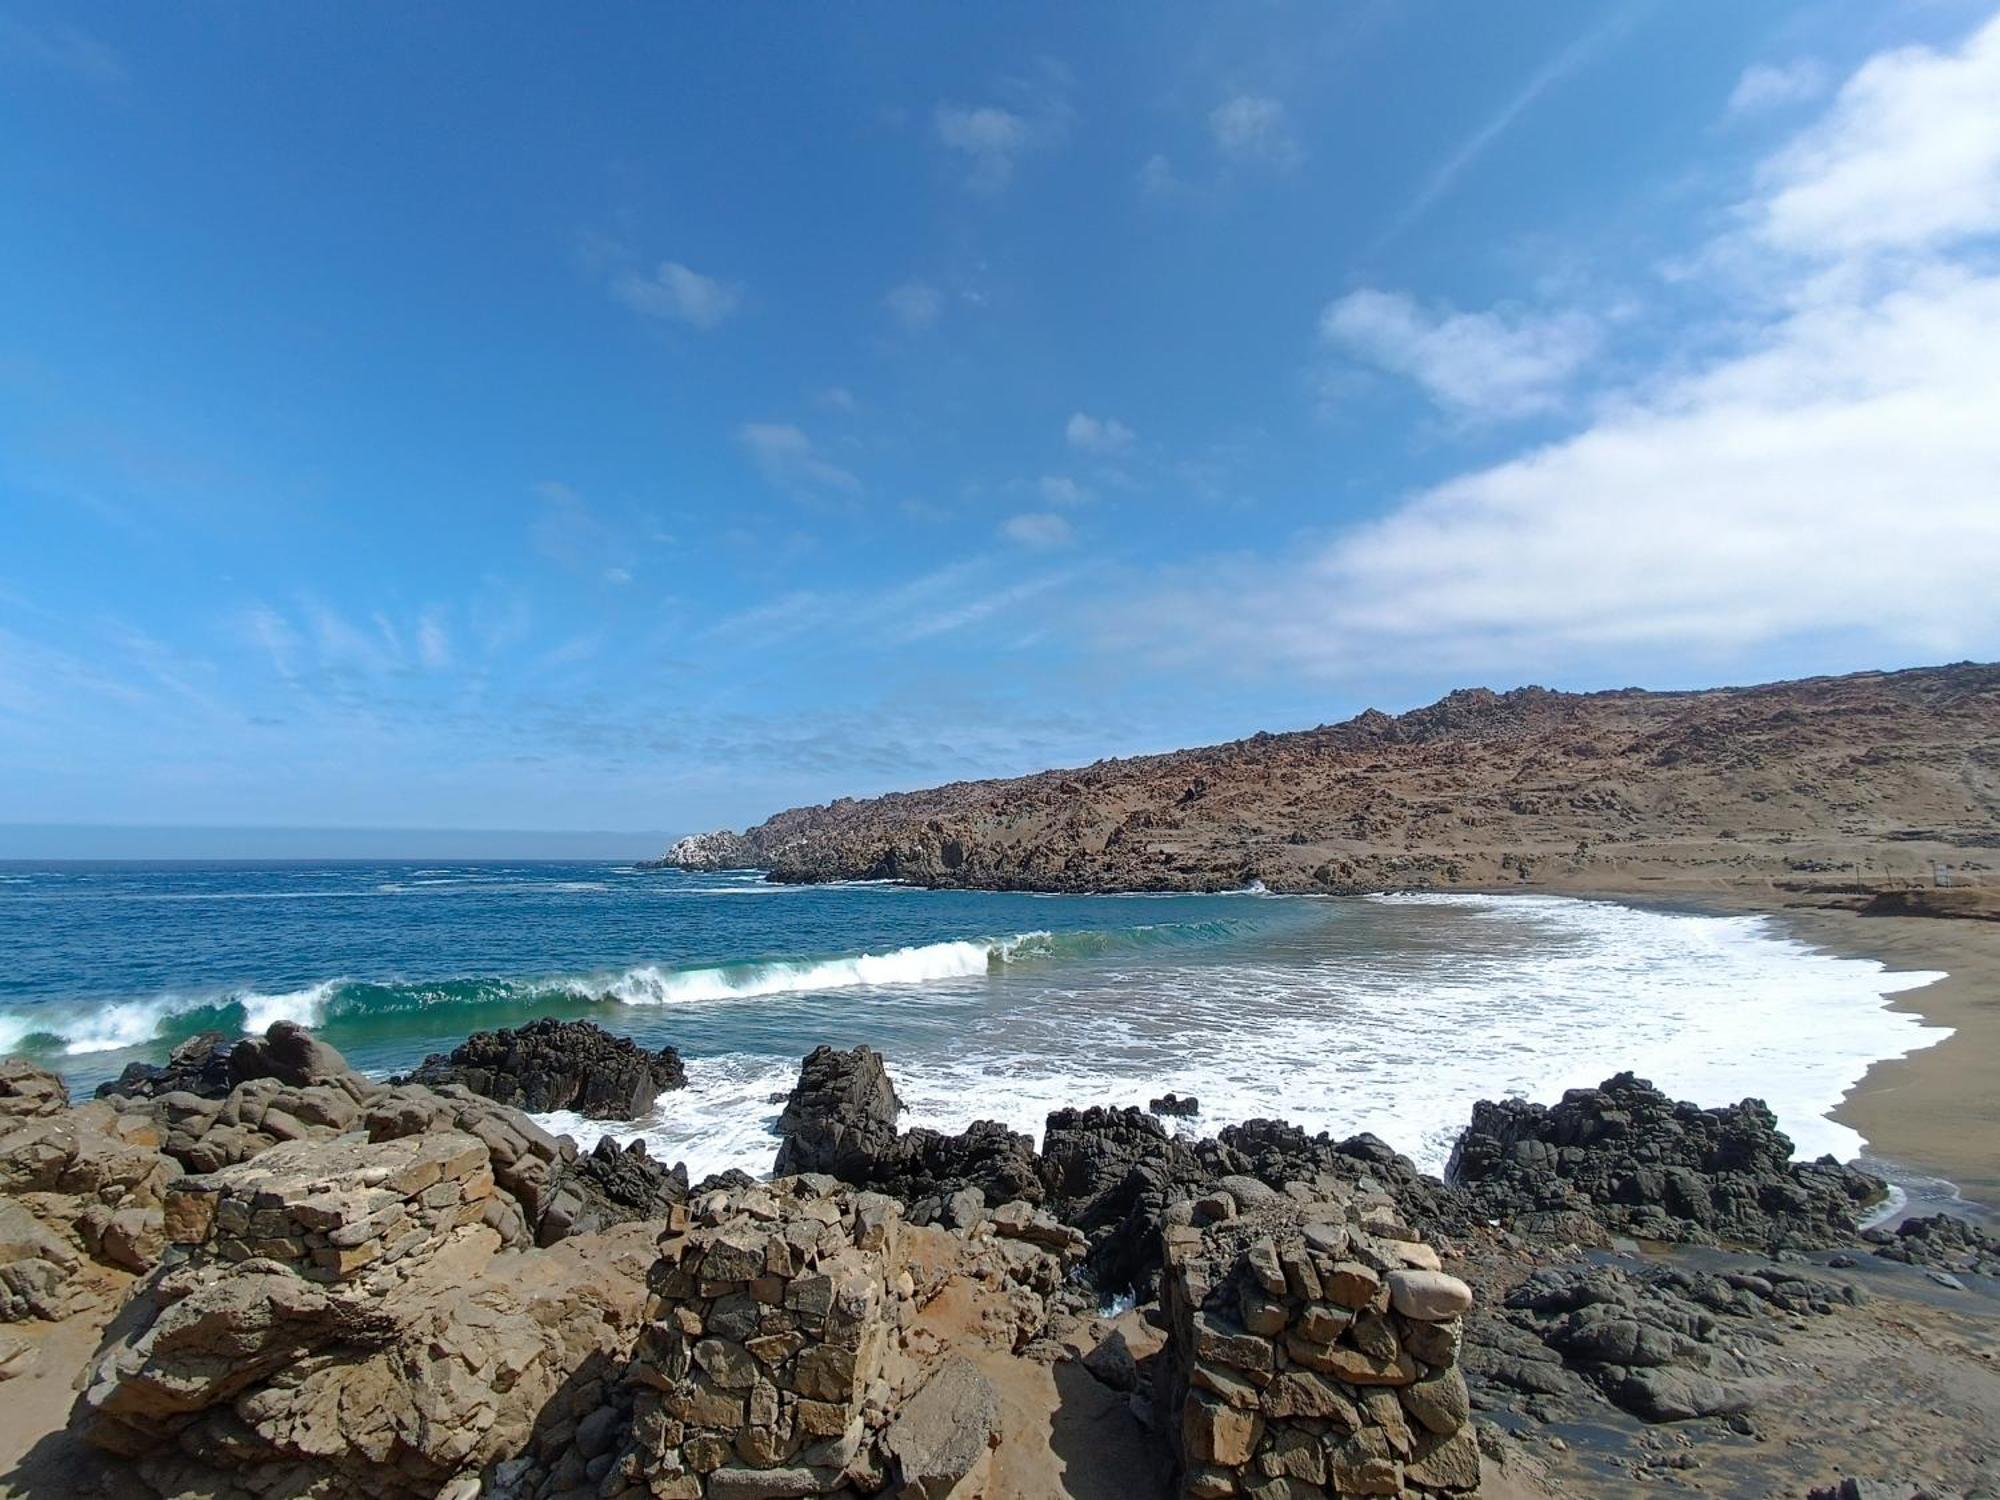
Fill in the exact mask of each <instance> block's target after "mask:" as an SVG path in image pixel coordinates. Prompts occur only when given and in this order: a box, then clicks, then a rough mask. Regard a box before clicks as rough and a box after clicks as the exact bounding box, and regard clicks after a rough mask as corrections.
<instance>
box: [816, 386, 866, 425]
mask: <svg viewBox="0 0 2000 1500" xmlns="http://www.w3.org/2000/svg"><path fill="white" fill-rule="evenodd" d="M813 399H814V400H815V401H817V402H818V403H819V404H820V405H821V406H823V407H825V408H826V409H827V410H828V411H837V412H839V413H840V414H841V415H843V416H849V417H851V416H853V415H854V414H855V413H856V412H857V411H859V410H861V403H860V401H858V400H856V399H855V395H854V392H852V391H850V390H849V389H848V388H847V387H846V386H844V385H830V386H828V387H827V388H826V389H825V390H823V391H821V392H820V393H819V394H818V395H817V396H815V397H814V398H813Z"/></svg>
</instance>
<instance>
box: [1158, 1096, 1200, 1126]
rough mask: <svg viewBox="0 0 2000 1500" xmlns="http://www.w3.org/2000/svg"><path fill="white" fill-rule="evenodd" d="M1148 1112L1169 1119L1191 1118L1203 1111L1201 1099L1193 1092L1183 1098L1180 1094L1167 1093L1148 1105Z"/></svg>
mask: <svg viewBox="0 0 2000 1500" xmlns="http://www.w3.org/2000/svg"><path fill="white" fill-rule="evenodd" d="M1146 1112H1147V1113H1148V1114H1154V1115H1162V1116H1165V1117H1166V1118H1169V1119H1175V1120H1191V1119H1193V1118H1194V1117H1195V1116H1196V1115H1198V1114H1200V1113H1201V1101H1200V1100H1199V1099H1197V1098H1195V1096H1194V1095H1193V1094H1189V1095H1188V1096H1187V1097H1186V1098H1185V1099H1183V1098H1182V1097H1181V1096H1180V1095H1179V1094H1172V1093H1170V1094H1167V1095H1165V1096H1164V1097H1162V1098H1159V1099H1154V1100H1152V1101H1150V1102H1149V1103H1148V1104H1147V1105H1146Z"/></svg>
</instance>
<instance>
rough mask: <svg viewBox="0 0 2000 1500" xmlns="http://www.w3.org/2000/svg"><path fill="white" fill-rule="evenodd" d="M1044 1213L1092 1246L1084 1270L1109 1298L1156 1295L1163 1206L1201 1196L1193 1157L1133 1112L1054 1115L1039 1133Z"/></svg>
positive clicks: (1198, 1165) (1159, 1127) (1079, 1111)
mask: <svg viewBox="0 0 2000 1500" xmlns="http://www.w3.org/2000/svg"><path fill="white" fill-rule="evenodd" d="M1041 1170H1042V1183H1043V1185H1044V1186H1045V1187H1046V1188H1047V1189H1048V1202H1049V1208H1050V1211H1051V1212H1052V1213H1054V1214H1055V1215H1056V1217H1057V1218H1059V1219H1061V1220H1062V1221H1063V1222H1064V1223H1066V1224H1073V1225H1075V1226H1076V1227H1077V1228H1078V1229H1081V1230H1082V1231H1083V1232H1084V1235H1085V1237H1086V1238H1087V1239H1088V1240H1089V1242H1090V1250H1089V1253H1088V1257H1087V1260H1086V1264H1087V1265H1088V1266H1089V1268H1090V1273H1091V1275H1092V1277H1093V1278H1094V1279H1095V1280H1096V1282H1097V1284H1098V1286H1100V1287H1101V1288H1103V1289H1105V1290H1107V1291H1123V1290H1125V1289H1126V1288H1128V1287H1130V1288H1133V1289H1135V1290H1136V1291H1137V1292H1139V1293H1140V1294H1141V1295H1148V1294H1150V1293H1152V1292H1153V1291H1154V1290H1155V1285H1156V1282H1157V1279H1158V1276H1159V1270H1160V1232H1159V1231H1160V1225H1161V1223H1162V1221H1163V1218H1164V1215H1165V1213H1166V1210H1167V1206H1168V1205H1169V1204H1171V1203H1175V1202H1180V1201H1183V1200H1189V1199H1192V1198H1194V1197H1196V1196H1197V1195H1198V1193H1199V1190H1200V1187H1201V1184H1202V1183H1203V1182H1204V1180H1205V1178H1206V1176H1207V1175H1208V1174H1206V1173H1204V1171H1203V1170H1202V1167H1201V1163H1200V1162H1199V1161H1198V1160H1197V1158H1196V1156H1195V1154H1194V1151H1193V1149H1192V1148H1191V1147H1190V1146H1188V1145H1186V1144H1184V1143H1182V1142H1180V1141H1177V1140H1175V1139H1174V1138H1173V1137H1171V1136H1169V1135H1168V1134H1167V1132H1166V1127H1164V1126H1163V1125H1161V1124H1160V1122H1159V1121H1158V1120H1156V1119H1154V1118H1153V1117H1152V1116H1151V1115H1149V1114H1146V1113H1144V1112H1143V1111H1141V1110H1136V1109H1106V1108H1104V1107H1103V1106H1101V1105H1092V1106H1091V1107H1090V1108H1088V1109H1059V1110H1056V1111H1055V1112H1054V1113H1052V1114H1051V1115H1050V1116H1049V1118H1048V1124H1047V1127H1046V1128H1045V1129H1044V1131H1043V1133H1042V1163H1041Z"/></svg>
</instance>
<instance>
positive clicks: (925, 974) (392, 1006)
mask: <svg viewBox="0 0 2000 1500" xmlns="http://www.w3.org/2000/svg"><path fill="white" fill-rule="evenodd" d="M1237 927H1238V924H1236V923H1234V922H1226V921H1225V922H1189V923H1154V924H1149V925H1146V926H1139V927H1129V928H1121V929H1116V930H1112V931H1102V932H1090V931H1085V932H1065V933H1052V932H1046V931H1041V930H1035V931H1030V932H1017V933H1014V934H1012V935H1011V936H1008V937H1000V938H953V939H948V940H946V941H943V942H936V943H921V944H916V945H912V946H909V947H903V948H893V949H888V950H886V951H883V952H879V953H854V954H844V955H839V956H835V957H829V958H798V959H754V960H744V961H742V962H738V963H726V964H710V965H700V966H689V967H685V968H676V967H673V966H670V965H661V964H640V965H635V966H634V967H632V968H628V969H625V970H622V971H620V972H616V973H604V974H594V975H573V976H558V977H555V978H550V979H506V978H459V979H445V980H435V981H429V982H422V981H389V982H372V981H365V980H353V979H323V980H320V981H318V982H317V983H314V984H308V985H303V986H300V987H299V988H296V989H287V990H272V991H265V990H260V989H242V990H235V991H230V992H227V993H223V994H210V995H205V996H204V995H172V994H170V995H159V996H154V997H152V998H150V999H145V1000H124V1001H115V1002H111V1003H107V1004H105V1005H102V1006H99V1007H97V1008H95V1009H93V1010H90V1011H88V1012H80V1011H76V1010H70V1009H64V1010H56V1009H54V1008H47V1009H31V1010H21V1011H11V1012H0V1051H13V1050H17V1049H19V1050H26V1051H30V1052H37V1053H41V1054H44V1055H49V1054H60V1055H67V1056H78V1055H82V1054H86V1053H93V1052H118V1051H124V1050H127V1049H130V1048H136V1047H145V1046H151V1045H156V1044H158V1043H161V1042H178V1041H181V1040H184V1039H185V1038H187V1037H190V1036H193V1035H195V1034H196V1033H197V1032H202V1031H238V1032H242V1033H244V1034H246V1035H255V1034H260V1033H262V1032H264V1031H266V1030H268V1029H269V1027H270V1026H271V1024H272V1022H274V1021H296V1022H298V1023H299V1024H300V1025H302V1026H310V1027H314V1028H320V1027H330V1028H333V1029H334V1030H336V1031H339V1030H342V1029H350V1028H358V1027H360V1026H362V1025H364V1024H365V1023H366V1022H368V1021H369V1020H370V1019H373V1018H381V1017H389V1016H395V1015H409V1014H413V1013H416V1012H426V1013H432V1014H435V1013H438V1012H441V1011H450V1010H463V1011H465V1012H467V1013H468V1014H467V1016H466V1029H467V1030H472V1029H476V1028H477V1027H479V1026H481V1025H492V1024H495V1023H496V1022H495V1020H492V1019H486V1020H482V1019H481V1018H480V1017H479V1016H478V1015H477V1014H476V1013H477V1012H481V1011H496V1010H497V1011H502V1012H505V1013H506V1017H505V1019H506V1021H508V1022H512V1021H514V1020H518V1019H526V1018H527V1017H528V1016H529V1015H531V1014H541V1013H546V1012H548V1011H549V1010H551V1009H557V1010H564V1011H569V1012H572V1013H576V1012H579V1011H582V1010H584V1009H587V1008H588V1007H591V1006H597V1005H632V1006H641V1005H643V1006H659V1005H693V1004H704V1003H713V1002H724V1001H731V1000H747V999H754V998H757V997H760V996H769V995H791V994H814V993H818V992H822V991H832V990H853V989H877V988H892V987H896V986H905V985H913V984H927V983H936V982H939V981H944V980H952V979H970V978H976V977H977V976H979V975H982V974H987V973H991V972H994V971H996V970H998V969H1000V968H1002V967H1004V966H1005V965H1007V964H1012V963H1020V962H1025V961H1029V960H1041V959H1088V958H1093V957H1099V956H1104V955H1111V954H1119V953H1132V952H1137V951H1141V950H1144V949H1149V948H1154V947H1159V946H1183V945H1189V944H1194V945H1199V944H1204V943H1208V942H1213V941H1217V940H1220V939H1225V938H1227V937H1228V936H1230V935H1231V934H1233V933H1234V932H1235V931H1236V929H1237Z"/></svg>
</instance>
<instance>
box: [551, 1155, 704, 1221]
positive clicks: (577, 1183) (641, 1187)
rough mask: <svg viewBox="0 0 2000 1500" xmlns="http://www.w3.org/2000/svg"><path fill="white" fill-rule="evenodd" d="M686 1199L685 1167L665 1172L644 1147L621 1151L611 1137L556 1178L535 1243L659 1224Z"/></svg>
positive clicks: (569, 1165)
mask: <svg viewBox="0 0 2000 1500" xmlns="http://www.w3.org/2000/svg"><path fill="white" fill-rule="evenodd" d="M687 1199H688V1174H687V1167H686V1165H685V1164H682V1163H676V1164H675V1165H674V1166H672V1167H667V1166H664V1165H662V1164H661V1163H659V1162H657V1161H655V1160H654V1159H653V1158H652V1157H651V1156H649V1155H647V1153H646V1143H645V1142H644V1141H633V1142H632V1143H631V1144H630V1145H628V1146H626V1147H625V1148H624V1149H623V1150H620V1149H619V1146H618V1143H617V1142H616V1141H614V1140H612V1139H611V1138H610V1137H609V1136H605V1137H604V1138H603V1139H601V1140H600V1141H598V1143H597V1145H596V1146H595V1147H593V1148H592V1149H591V1150H590V1152H589V1153H588V1154H586V1155H582V1156H579V1157H577V1158H576V1159H575V1160H574V1161H571V1162H568V1163H566V1164H565V1166H564V1167H563V1169H562V1171H561V1172H560V1173H559V1174H558V1175H557V1177H556V1181H555V1190H554V1192H553V1193H552V1194H551V1195H550V1200H549V1206H548V1207H547V1208H546V1209H545V1210H544V1211H543V1213H542V1218H541V1221H540V1223H539V1224H538V1225H537V1226H536V1231H535V1232H536V1237H537V1239H538V1241H539V1242H540V1243H542V1244H544V1245H552V1244H554V1243H556V1241H558V1240H562V1239H567V1238H568V1237H569V1236H570V1235H572V1234H594V1233H596V1232H597V1231H599V1230H602V1229H609V1228H610V1227H611V1226H612V1225H614V1224H625V1223H629V1222H631V1221H633V1220H635V1219H659V1218H664V1217H665V1216H666V1213H667V1210H668V1209H670V1208H672V1207H673V1206H674V1205H675V1204H676V1203H685V1202H687Z"/></svg>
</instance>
